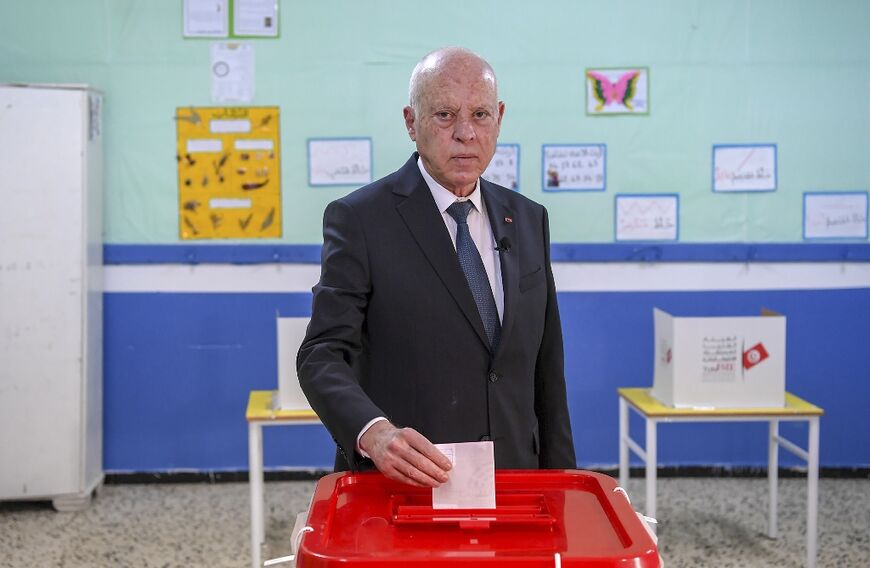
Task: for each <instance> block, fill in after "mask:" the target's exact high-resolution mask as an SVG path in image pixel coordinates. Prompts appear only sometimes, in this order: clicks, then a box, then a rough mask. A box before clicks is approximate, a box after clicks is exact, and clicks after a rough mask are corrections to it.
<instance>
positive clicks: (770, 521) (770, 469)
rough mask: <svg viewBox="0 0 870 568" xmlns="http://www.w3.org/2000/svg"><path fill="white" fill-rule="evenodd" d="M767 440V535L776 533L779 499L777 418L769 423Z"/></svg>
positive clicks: (771, 535) (774, 535)
mask: <svg viewBox="0 0 870 568" xmlns="http://www.w3.org/2000/svg"><path fill="white" fill-rule="evenodd" d="M768 430H769V434H768V440H767V485H768V494H769V499H770V511H769V512H768V518H767V536H769V537H770V538H776V535H777V527H776V524H777V512H776V510H777V503H778V499H779V420H771V421H770V423H769V427H768Z"/></svg>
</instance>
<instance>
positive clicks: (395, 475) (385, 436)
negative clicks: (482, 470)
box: [359, 420, 453, 487]
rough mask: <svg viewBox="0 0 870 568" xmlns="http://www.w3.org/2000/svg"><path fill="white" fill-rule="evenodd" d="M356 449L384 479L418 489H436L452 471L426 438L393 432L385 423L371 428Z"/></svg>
mask: <svg viewBox="0 0 870 568" xmlns="http://www.w3.org/2000/svg"><path fill="white" fill-rule="evenodd" d="M359 446H360V448H361V449H363V450H365V452H366V453H367V454H369V456H370V457H371V459H372V461H373V462H374V464H375V467H377V468H378V470H380V472H381V473H383V474H384V475H385V476H387V477H389V478H390V479H393V480H395V481H400V482H402V483H407V484H409V485H416V486H417V487H438V486H439V485H441V484H442V483H444V482H446V481H447V472H448V471H450V469H451V467H453V466H452V464H451V463H450V460H448V459H447V457H446V456H445V455H444V454H442V453H441V452H440V451H438V448H436V447H435V446H433V445H432V442H430V441H429V440H427V439H426V437H425V436H423V435H422V434H420V433H419V432H417V431H416V430H414V429H413V428H396V427H395V426H393V424H391V423H390V422H389V421H387V420H381V421H380V422H376V423H374V424H372V426H371V427H370V428H369V429H368V430H366V432H365V433H364V434H363V435H362V436H361V437H360V440H359Z"/></svg>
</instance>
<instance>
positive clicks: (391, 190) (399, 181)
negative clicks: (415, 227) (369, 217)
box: [337, 160, 422, 207]
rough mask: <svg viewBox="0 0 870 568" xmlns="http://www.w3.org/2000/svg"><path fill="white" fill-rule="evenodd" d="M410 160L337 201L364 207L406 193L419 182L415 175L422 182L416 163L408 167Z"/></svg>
mask: <svg viewBox="0 0 870 568" xmlns="http://www.w3.org/2000/svg"><path fill="white" fill-rule="evenodd" d="M409 163H410V160H409V161H408V162H407V163H405V165H404V166H402V167H401V168H399V169H398V170H396V171H394V172H392V173H391V174H388V175H386V176H384V177H382V178H380V179H378V180H375V181H373V182H371V183H370V184H368V185H364V186H363V187H361V188H359V189H356V190H354V191H352V192H350V193H348V194H347V195H345V196H344V197H342V198H340V199H338V200H337V201H341V202H343V203H345V204H347V205H350V206H352V207H365V206H371V205H377V204H379V203H381V202H383V201H385V200H390V201H392V197H391V196H392V195H393V194H395V193H397V192H398V193H406V192H407V191H409V190H410V189H412V188H413V187H414V185H415V184H416V183H417V182H418V181H419V180H417V179H416V178H415V175H416V176H417V177H419V179H420V180H422V176H420V172H419V170H418V169H417V166H416V163H414V164H413V168H411V167H409Z"/></svg>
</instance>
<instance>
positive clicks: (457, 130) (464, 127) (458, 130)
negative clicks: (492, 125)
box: [453, 118, 475, 142]
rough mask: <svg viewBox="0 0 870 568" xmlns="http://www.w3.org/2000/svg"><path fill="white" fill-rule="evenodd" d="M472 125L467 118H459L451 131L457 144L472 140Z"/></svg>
mask: <svg viewBox="0 0 870 568" xmlns="http://www.w3.org/2000/svg"><path fill="white" fill-rule="evenodd" d="M474 136H475V134H474V125H473V124H472V123H471V120H469V119H467V118H460V119H459V120H458V121H457V122H456V126H455V127H454V129H453V138H454V139H456V140H458V141H459V142H470V141H471V140H474Z"/></svg>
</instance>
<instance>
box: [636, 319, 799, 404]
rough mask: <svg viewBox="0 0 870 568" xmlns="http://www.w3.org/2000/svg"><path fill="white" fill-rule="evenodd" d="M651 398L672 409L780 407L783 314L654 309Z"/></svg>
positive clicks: (781, 392) (782, 376)
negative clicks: (683, 313)
mask: <svg viewBox="0 0 870 568" xmlns="http://www.w3.org/2000/svg"><path fill="white" fill-rule="evenodd" d="M653 320H654V325H655V365H654V368H655V375H654V378H653V388H652V393H651V394H652V396H654V397H655V398H657V399H658V400H659V401H661V402H662V403H663V404H665V405H668V406H673V407H677V408H698V407H702V408H779V407H782V406H784V405H785V317H784V316H782V315H780V314H777V313H774V312H770V311H763V312H762V315H761V316H757V317H675V316H673V315H671V314H668V313H667V312H664V311H662V310H659V309H657V308H656V309H654V310H653Z"/></svg>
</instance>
